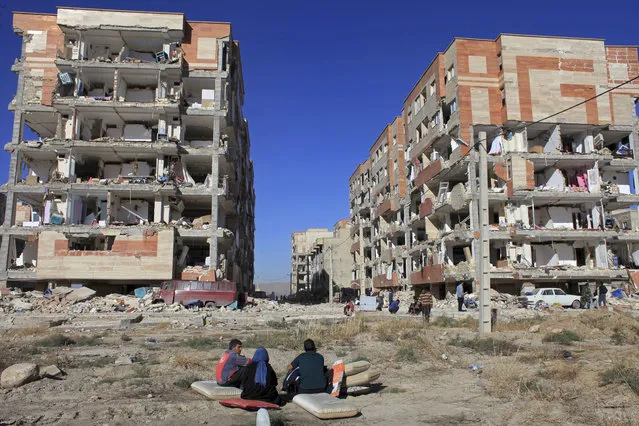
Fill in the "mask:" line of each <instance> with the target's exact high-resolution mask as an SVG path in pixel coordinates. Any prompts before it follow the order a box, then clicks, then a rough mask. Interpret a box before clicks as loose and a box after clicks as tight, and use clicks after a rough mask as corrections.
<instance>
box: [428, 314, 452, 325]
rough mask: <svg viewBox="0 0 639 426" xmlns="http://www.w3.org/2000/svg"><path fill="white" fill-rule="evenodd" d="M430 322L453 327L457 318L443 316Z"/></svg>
mask: <svg viewBox="0 0 639 426" xmlns="http://www.w3.org/2000/svg"><path fill="white" fill-rule="evenodd" d="M430 324H432V325H434V326H435V327H453V326H454V325H455V320H454V319H453V318H451V317H446V316H441V317H437V318H435V319H434V320H432V321H431V322H430Z"/></svg>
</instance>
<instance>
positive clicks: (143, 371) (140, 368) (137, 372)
mask: <svg viewBox="0 0 639 426" xmlns="http://www.w3.org/2000/svg"><path fill="white" fill-rule="evenodd" d="M131 377H132V378H134V379H147V378H149V377H151V369H150V368H149V367H147V366H146V365H136V366H135V367H133V374H132V375H131Z"/></svg>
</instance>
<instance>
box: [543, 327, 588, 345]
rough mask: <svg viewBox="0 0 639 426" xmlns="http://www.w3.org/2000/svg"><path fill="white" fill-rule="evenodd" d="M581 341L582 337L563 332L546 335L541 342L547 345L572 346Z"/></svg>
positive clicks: (570, 332) (572, 332)
mask: <svg viewBox="0 0 639 426" xmlns="http://www.w3.org/2000/svg"><path fill="white" fill-rule="evenodd" d="M581 340H582V338H581V336H580V335H579V334H577V333H575V332H574V331H572V330H561V331H560V332H559V333H548V334H546V335H545V336H544V338H543V339H542V340H541V341H542V342H545V343H548V342H552V343H558V344H560V345H572V344H573V343H574V342H579V341H581Z"/></svg>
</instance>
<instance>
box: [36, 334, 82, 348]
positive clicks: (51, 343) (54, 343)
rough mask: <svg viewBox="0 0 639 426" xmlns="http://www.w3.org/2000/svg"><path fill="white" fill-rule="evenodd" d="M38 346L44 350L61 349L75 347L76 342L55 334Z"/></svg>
mask: <svg viewBox="0 0 639 426" xmlns="http://www.w3.org/2000/svg"><path fill="white" fill-rule="evenodd" d="M36 345H37V346H40V347H44V348H59V347H61V346H71V345H75V340H73V339H72V338H70V337H69V336H65V335H64V334H53V335H51V336H49V337H45V338H44V339H41V340H40V341H38V342H37V343H36Z"/></svg>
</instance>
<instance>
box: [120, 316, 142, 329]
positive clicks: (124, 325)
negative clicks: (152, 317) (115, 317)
mask: <svg viewBox="0 0 639 426" xmlns="http://www.w3.org/2000/svg"><path fill="white" fill-rule="evenodd" d="M143 318H144V316H143V315H138V316H137V317H135V318H126V319H123V320H120V328H128V327H129V326H130V325H132V324H138V323H140V322H142V319H143Z"/></svg>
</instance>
